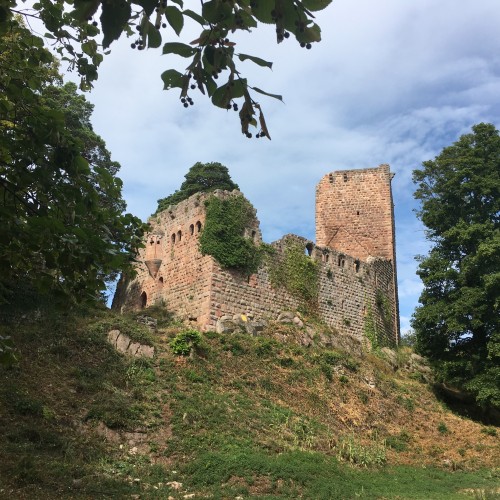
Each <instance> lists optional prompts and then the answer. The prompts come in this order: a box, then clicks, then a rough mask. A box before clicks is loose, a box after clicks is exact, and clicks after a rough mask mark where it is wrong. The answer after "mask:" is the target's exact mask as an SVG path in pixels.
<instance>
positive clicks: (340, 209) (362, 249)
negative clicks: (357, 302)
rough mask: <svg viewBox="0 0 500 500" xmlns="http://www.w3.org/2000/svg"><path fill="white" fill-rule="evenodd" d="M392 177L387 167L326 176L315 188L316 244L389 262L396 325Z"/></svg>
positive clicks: (396, 292) (353, 255)
mask: <svg viewBox="0 0 500 500" xmlns="http://www.w3.org/2000/svg"><path fill="white" fill-rule="evenodd" d="M393 177H394V174H393V173H391V171H390V167H389V165H386V164H383V165H379V166H378V167H376V168H365V169H355V170H337V171H335V172H331V173H329V174H326V175H325V176H324V177H323V178H322V179H321V181H320V182H319V184H318V186H317V187H316V244H317V245H318V246H320V247H327V248H332V249H333V250H336V251H338V252H343V253H345V254H347V255H350V256H352V257H354V258H356V259H359V260H361V261H364V262H366V261H367V260H368V259H369V258H370V257H372V258H373V257H380V258H383V259H385V260H387V261H389V262H391V264H392V267H393V277H394V293H395V297H394V300H395V304H396V311H395V316H396V321H397V324H399V306H398V291H397V290H398V289H397V275H396V236H395V225H394V204H393V199H392V189H391V181H392V178H393ZM397 330H398V335H399V327H398V328H397Z"/></svg>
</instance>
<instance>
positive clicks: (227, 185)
mask: <svg viewBox="0 0 500 500" xmlns="http://www.w3.org/2000/svg"><path fill="white" fill-rule="evenodd" d="M184 177H185V179H186V180H185V181H184V182H183V183H182V184H181V187H180V189H179V190H177V191H175V193H173V194H171V195H170V196H167V197H166V198H162V199H160V200H158V209H157V210H156V212H161V211H162V210H165V209H166V208H167V207H168V206H169V205H176V204H177V203H179V202H180V201H182V200H186V199H187V198H189V197H190V196H192V195H193V194H195V193H200V192H205V193H206V192H209V191H215V190H216V189H223V190H226V191H232V190H233V189H239V187H238V184H235V183H234V182H233V181H232V179H231V176H230V175H229V170H228V169H227V167H225V166H224V165H221V164H220V163H217V162H211V163H200V162H197V163H195V164H194V165H193V166H192V167H191V168H190V169H189V172H188V173H187V174H186V175H185V176H184Z"/></svg>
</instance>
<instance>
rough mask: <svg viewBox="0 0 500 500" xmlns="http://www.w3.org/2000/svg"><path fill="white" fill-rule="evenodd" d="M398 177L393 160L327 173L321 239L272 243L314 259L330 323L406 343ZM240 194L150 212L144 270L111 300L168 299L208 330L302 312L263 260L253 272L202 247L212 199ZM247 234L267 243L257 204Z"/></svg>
mask: <svg viewBox="0 0 500 500" xmlns="http://www.w3.org/2000/svg"><path fill="white" fill-rule="evenodd" d="M393 176H394V174H392V173H391V172H390V169H389V166H388V165H380V166H379V167H377V168H368V169H357V170H343V171H336V172H332V173H329V174H327V175H325V176H324V177H323V178H322V179H321V181H320V182H319V184H318V186H317V188H316V243H314V242H312V241H309V240H307V239H305V238H302V237H300V236H296V235H286V236H284V237H283V238H281V239H280V240H278V241H276V242H274V243H272V247H273V248H274V249H275V251H276V253H277V254H278V257H279V255H280V254H282V253H283V252H284V251H285V248H286V247H287V245H289V244H291V243H293V244H294V245H301V246H302V248H303V250H304V252H305V253H306V254H307V255H308V256H309V258H310V259H313V260H314V261H316V262H317V265H318V294H317V304H316V313H317V315H318V316H319V317H320V318H321V319H322V320H323V321H324V322H325V323H327V324H328V325H330V326H331V327H333V328H335V329H336V330H337V331H338V332H339V334H342V333H344V334H348V335H352V336H355V337H357V338H359V339H360V340H362V339H363V338H369V340H371V341H372V343H373V342H377V344H378V345H381V344H384V345H391V346H393V345H395V344H397V343H398V341H399V311H398V296H397V277H396V256H395V228H394V211H393V201H392V192H391V180H392V178H393ZM239 194H240V193H239V192H237V191H233V192H227V191H215V192H210V193H198V194H195V195H193V196H191V197H190V198H188V199H186V200H184V201H181V202H180V203H178V204H177V205H175V206H170V207H169V208H168V209H166V210H164V211H162V212H160V213H157V214H156V215H153V216H152V217H151V218H150V219H149V220H148V222H149V224H150V231H149V233H148V234H147V235H145V246H144V248H141V249H140V251H139V254H138V257H137V262H136V265H135V268H136V271H137V274H136V276H135V277H134V278H133V279H128V278H127V277H122V278H121V280H120V282H119V283H118V286H117V290H116V293H115V297H114V300H113V306H112V307H113V308H114V309H119V310H134V309H140V308H146V307H148V306H150V305H152V304H157V303H163V304H165V305H166V307H167V308H168V309H169V310H170V311H172V312H173V313H175V314H176V315H177V316H179V317H181V318H182V319H184V320H186V321H189V322H191V323H193V324H195V325H196V326H197V327H198V328H201V329H204V330H213V329H215V328H216V326H217V323H218V322H220V321H221V319H224V318H227V317H233V316H234V315H241V314H244V315H245V316H246V317H247V316H248V317H250V318H261V319H265V320H273V319H276V318H277V317H278V315H279V314H280V313H282V312H283V311H296V310H300V308H301V301H300V299H298V298H297V297H296V296H294V295H293V294H291V293H290V292H289V291H287V289H286V287H274V286H273V284H272V282H271V281H272V280H271V277H270V269H269V266H268V265H266V263H265V262H264V263H263V264H262V265H261V266H260V267H259V269H258V270H257V272H255V273H254V274H251V275H250V276H248V275H247V274H245V273H243V272H241V271H238V270H233V269H223V268H222V267H221V266H220V265H219V264H218V262H217V261H216V260H215V259H214V258H213V257H211V256H210V255H202V254H201V252H200V249H199V242H198V239H199V236H200V234H201V233H202V231H203V228H204V225H205V221H206V211H205V202H206V200H208V199H209V198H210V197H212V196H217V197H220V198H223V199H224V198H227V197H230V196H235V195H239ZM245 237H247V238H251V239H253V241H254V243H255V244H256V245H260V244H261V243H262V236H261V232H260V227H259V221H258V219H257V217H256V215H255V211H254V217H253V218H252V221H251V223H250V224H249V225H248V227H246V229H245Z"/></svg>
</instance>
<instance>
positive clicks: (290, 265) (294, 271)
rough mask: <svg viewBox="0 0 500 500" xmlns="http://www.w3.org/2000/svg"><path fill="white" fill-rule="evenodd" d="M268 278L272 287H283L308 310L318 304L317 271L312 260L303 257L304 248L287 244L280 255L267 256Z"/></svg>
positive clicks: (316, 265)
mask: <svg viewBox="0 0 500 500" xmlns="http://www.w3.org/2000/svg"><path fill="white" fill-rule="evenodd" d="M267 260H268V265H269V277H270V279H271V284H272V285H273V287H275V288H278V287H283V288H285V289H286V290H287V291H288V292H289V293H290V294H291V295H293V296H294V297H296V298H297V299H299V300H301V301H303V302H304V304H305V305H306V306H307V308H308V309H310V310H311V309H312V310H314V309H316V307H317V304H318V290H319V283H318V278H319V269H318V264H317V262H315V261H314V260H313V259H311V258H310V257H308V256H307V255H305V253H304V246H303V245H302V244H300V243H298V242H287V243H286V244H285V248H284V251H283V253H282V254H276V253H274V254H269V253H268V259H267Z"/></svg>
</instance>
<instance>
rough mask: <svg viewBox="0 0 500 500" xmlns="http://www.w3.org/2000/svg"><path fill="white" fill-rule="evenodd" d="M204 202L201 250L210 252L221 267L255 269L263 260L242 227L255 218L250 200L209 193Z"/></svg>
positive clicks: (244, 269) (249, 272)
mask: <svg viewBox="0 0 500 500" xmlns="http://www.w3.org/2000/svg"><path fill="white" fill-rule="evenodd" d="M205 204H206V220H205V227H204V228H203V231H202V233H201V236H200V251H201V253H202V254H203V255H211V256H212V257H213V258H214V259H215V260H216V261H217V262H218V263H219V264H220V265H221V266H222V267H224V268H229V269H239V270H241V271H244V272H245V273H247V274H252V273H254V272H256V271H257V268H258V267H259V264H260V262H261V260H262V259H261V251H260V249H259V247H257V246H256V245H255V243H254V242H253V240H252V239H250V238H245V229H246V228H248V227H249V226H250V225H251V224H252V222H253V218H254V212H253V208H252V206H251V205H250V203H249V202H248V201H247V200H246V199H245V198H244V197H243V196H231V197H229V198H226V199H221V198H218V197H216V196H212V197H210V198H209V199H208V200H207V201H206V202H205Z"/></svg>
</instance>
